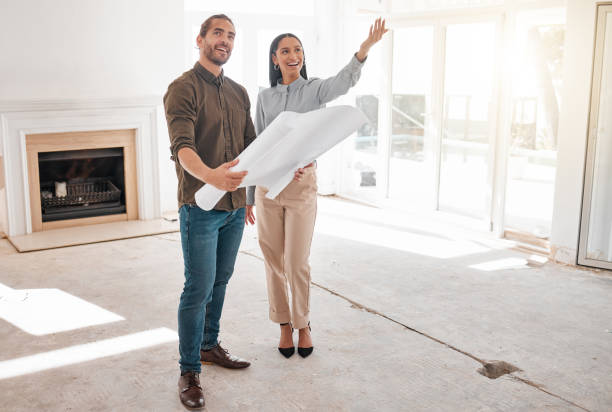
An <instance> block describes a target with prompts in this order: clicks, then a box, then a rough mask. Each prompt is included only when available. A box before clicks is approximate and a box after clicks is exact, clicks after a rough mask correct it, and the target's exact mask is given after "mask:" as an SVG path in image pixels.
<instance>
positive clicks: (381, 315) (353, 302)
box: [240, 250, 591, 412]
mask: <svg viewBox="0 0 612 412" xmlns="http://www.w3.org/2000/svg"><path fill="white" fill-rule="evenodd" d="M240 253H242V254H245V255H248V256H252V257H254V258H256V259H259V260H261V261H263V258H262V257H261V256H258V255H256V254H255V253H252V252H248V251H242V250H241V251H240ZM311 284H312V285H313V286H316V287H318V288H319V289H322V290H324V291H326V292H328V293H330V294H332V295H334V296H337V297H339V298H341V299H344V300H345V301H347V302H349V303H350V304H351V305H353V306H355V307H357V308H359V309H362V310H365V311H366V312H369V313H371V314H373V315H377V316H380V317H382V318H384V319H386V320H388V321H391V322H393V323H395V324H397V325H400V326H403V327H404V328H406V329H408V330H410V331H411V332H415V333H417V334H419V335H421V336H423V337H425V338H427V339H430V340H432V341H434V342H436V343H439V344H440V345H443V346H446V347H447V348H449V349H451V350H453V351H455V352H457V353H460V354H462V355H464V356H467V357H469V358H471V359H473V360H475V361H476V362H478V363H480V364H481V365H483V366H484V365H485V364H487V361H484V360H482V359H480V358H478V357H477V356H475V355H472V354H471V353H469V352H466V351H464V350H461V349H459V348H457V347H455V346H453V345H451V344H449V343H446V342H444V341H442V340H440V339H438V338H435V337H433V336H431V335H428V334H427V333H425V332H421V331H419V330H417V329H414V328H412V327H410V326H408V325H406V324H404V323H402V322H400V321H398V320H395V319H393V318H391V317H389V316H387V315H385V314H384V313H380V312H378V311H377V310H374V309H372V308H369V307H367V306H364V305H362V304H361V303H359V302H356V301H354V300H352V299H350V298H348V297H346V296H344V295H342V294H340V293H338V292H336V291H334V290H332V289H330V288H327V287H325V286H323V285H320V284H318V283H316V282H312V281H311ZM509 376H510V377H511V378H512V379H513V380H516V381H519V382H522V383H525V384H527V385H529V386H531V387H532V388H535V389H537V390H539V391H541V392H543V393H545V394H547V395H549V396H552V397H554V398H557V399H559V400H561V401H563V402H566V403H568V404H570V405H572V406H575V407H576V408H579V409H582V410H583V411H587V412H591V411H590V410H589V409H587V408H585V407H583V406H580V405H578V404H577V403H575V402H573V401H570V400H568V399H565V398H563V397H562V396H560V395H557V394H555V393H552V392H550V391H547V390H546V389H544V388H543V387H542V385H540V384H537V383H535V382H532V381H530V380H528V379H524V378H521V377H518V376H516V375H514V374H509Z"/></svg>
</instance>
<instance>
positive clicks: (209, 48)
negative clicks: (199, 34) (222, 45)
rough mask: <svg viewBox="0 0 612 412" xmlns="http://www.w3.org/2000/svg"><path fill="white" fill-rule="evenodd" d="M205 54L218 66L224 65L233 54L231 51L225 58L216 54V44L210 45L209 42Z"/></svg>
mask: <svg viewBox="0 0 612 412" xmlns="http://www.w3.org/2000/svg"><path fill="white" fill-rule="evenodd" d="M204 54H205V55H206V57H207V58H208V60H210V61H211V62H213V63H214V64H216V65H217V66H223V65H224V64H225V63H227V61H228V60H229V58H230V56H231V55H232V53H231V51H230V52H228V53H227V57H226V58H225V59H223V58H220V57H217V56H215V46H209V45H208V44H206V45H205V47H204Z"/></svg>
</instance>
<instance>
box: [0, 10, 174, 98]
mask: <svg viewBox="0 0 612 412" xmlns="http://www.w3.org/2000/svg"><path fill="white" fill-rule="evenodd" d="M0 30H1V31H0V34H1V35H0V50H1V52H2V65H1V66H0V78H1V79H2V87H1V88H0V100H24V99H73V98H74V99H77V98H116V97H134V96H150V95H162V94H163V92H164V91H165V88H166V86H167V85H168V83H169V81H170V80H171V79H173V78H174V77H176V76H177V75H178V74H179V73H180V71H181V69H182V63H183V55H182V50H183V49H182V45H183V44H182V41H183V37H182V34H183V31H182V30H183V2H182V1H180V0H179V1H176V0H53V1H52V0H2V10H1V12H0Z"/></svg>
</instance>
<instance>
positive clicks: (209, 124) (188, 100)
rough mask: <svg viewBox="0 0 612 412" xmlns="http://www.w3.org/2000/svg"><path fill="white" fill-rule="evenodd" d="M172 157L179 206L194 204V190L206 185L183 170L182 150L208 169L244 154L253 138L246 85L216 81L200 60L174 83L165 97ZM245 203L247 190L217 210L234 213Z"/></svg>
mask: <svg viewBox="0 0 612 412" xmlns="http://www.w3.org/2000/svg"><path fill="white" fill-rule="evenodd" d="M164 107H165V110H166V120H167V122H168V134H169V136H170V152H171V154H172V156H171V159H172V160H174V162H175V167H176V175H177V177H178V204H179V208H180V207H181V206H182V205H184V204H194V203H195V192H196V191H198V190H199V189H200V188H201V187H202V186H203V185H204V184H205V183H204V182H202V181H201V180H199V179H197V178H195V177H194V176H192V175H191V174H189V172H187V171H186V170H185V169H183V167H182V166H181V164H180V162H179V159H178V152H179V150H180V149H182V148H183V147H188V148H191V149H192V150H193V151H195V152H196V153H197V154H198V155H199V156H200V158H201V159H202V161H203V162H204V163H205V164H206V165H207V166H208V167H210V168H213V169H214V168H217V167H219V166H220V165H221V164H223V163H225V162H229V161H231V160H233V159H235V158H236V157H238V155H239V154H240V152H242V151H243V150H244V149H245V148H246V147H247V146H248V145H249V144H251V142H252V141H253V140H254V139H255V136H256V135H255V128H254V126H253V121H252V120H251V113H250V110H251V104H250V102H249V96H248V94H247V92H246V90H245V88H244V87H242V86H241V85H239V84H238V83H236V82H234V81H233V80H232V79H230V78H228V77H225V76H224V75H223V72H222V73H221V74H220V75H219V76H218V77H217V76H215V75H214V74H212V73H211V72H209V71H208V70H206V69H205V68H204V67H203V66H202V65H201V64H200V63H199V62H196V64H195V65H194V66H193V69H191V70H189V71H187V72H185V73H183V74H182V75H181V76H180V77H179V78H177V79H176V80H174V81H173V82H172V83H171V84H170V86H168V91H167V92H166V94H165V95H164ZM245 204H246V194H245V189H243V188H242V189H238V190H236V191H235V192H228V193H226V194H225V195H224V196H223V198H221V200H220V201H219V202H218V203H217V205H216V206H215V209H216V210H226V211H230V210H235V209H238V208H241V207H244V206H245Z"/></svg>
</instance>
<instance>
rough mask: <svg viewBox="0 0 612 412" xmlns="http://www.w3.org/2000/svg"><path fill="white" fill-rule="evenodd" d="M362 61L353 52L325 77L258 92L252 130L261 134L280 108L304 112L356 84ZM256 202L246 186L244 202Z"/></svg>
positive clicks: (322, 104)
mask: <svg viewBox="0 0 612 412" xmlns="http://www.w3.org/2000/svg"><path fill="white" fill-rule="evenodd" d="M364 62H365V60H364V61H363V62H360V61H359V60H357V57H355V56H353V57H352V58H351V61H350V62H349V63H348V64H347V65H346V66H344V67H343V68H342V70H340V71H339V72H338V74H336V75H335V76H332V77H330V78H328V79H318V78H312V79H304V78H303V77H301V76H300V77H298V78H297V79H296V80H295V81H293V82H292V83H290V84H280V83H279V84H277V85H276V86H274V87H270V88H268V89H264V90H262V91H261V92H259V95H258V96H257V108H256V111H255V131H256V132H257V134H260V133H261V132H263V131H264V129H265V128H266V127H267V126H268V125H269V124H270V123H272V121H273V120H274V119H276V116H278V115H279V114H280V113H281V112H284V111H291V112H297V113H306V112H310V111H312V110H316V109H320V108H322V107H325V104H326V103H328V102H330V101H332V100H334V99H336V98H338V97H340V96H342V95H343V94H346V93H347V92H348V90H349V89H350V88H351V87H353V86H354V85H355V84H357V81H358V80H359V77H360V76H361V68H362V67H363V63H364ZM253 204H255V186H250V187H248V188H247V205H253Z"/></svg>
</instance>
